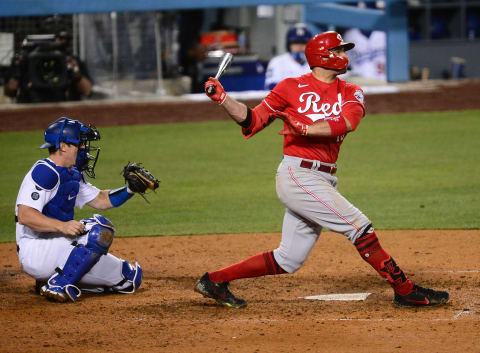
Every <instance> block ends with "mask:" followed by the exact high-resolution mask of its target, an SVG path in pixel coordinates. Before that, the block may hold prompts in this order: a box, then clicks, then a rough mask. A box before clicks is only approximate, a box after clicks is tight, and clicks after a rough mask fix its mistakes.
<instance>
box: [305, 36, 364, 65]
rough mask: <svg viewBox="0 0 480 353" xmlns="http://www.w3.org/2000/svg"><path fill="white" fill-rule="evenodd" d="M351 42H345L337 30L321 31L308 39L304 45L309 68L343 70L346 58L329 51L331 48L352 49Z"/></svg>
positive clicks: (346, 61) (346, 63) (346, 62)
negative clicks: (318, 67)
mask: <svg viewBox="0 0 480 353" xmlns="http://www.w3.org/2000/svg"><path fill="white" fill-rule="evenodd" d="M354 46H355V44H353V43H345V42H344V41H343V39H342V36H341V35H340V34H339V33H337V32H333V31H330V32H323V33H320V34H317V35H316V36H315V37H313V38H312V39H310V40H309V41H308V43H307V46H306V47H305V55H306V57H307V61H308V64H309V65H310V68H313V67H314V66H320V67H324V68H326V69H333V70H343V69H345V68H346V67H347V65H348V59H347V58H344V57H341V56H338V55H336V54H335V53H333V52H331V51H330V50H331V49H335V48H339V47H343V48H344V49H345V51H347V50H350V49H352V48H353V47H354Z"/></svg>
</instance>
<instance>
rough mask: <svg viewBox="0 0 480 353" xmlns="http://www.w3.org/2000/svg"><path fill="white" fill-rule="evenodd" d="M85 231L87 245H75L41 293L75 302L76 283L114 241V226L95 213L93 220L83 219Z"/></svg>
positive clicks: (52, 297)
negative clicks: (86, 233) (86, 232)
mask: <svg viewBox="0 0 480 353" xmlns="http://www.w3.org/2000/svg"><path fill="white" fill-rule="evenodd" d="M82 222H83V223H85V228H86V229H87V231H88V236H87V242H86V245H83V244H75V246H74V248H73V249H72V251H71V252H70V256H69V257H68V259H67V261H66V262H65V265H64V266H63V268H62V269H60V268H56V272H57V273H56V274H54V275H53V276H52V277H50V279H49V280H48V282H47V284H46V285H44V286H43V287H42V288H41V289H40V294H41V295H43V296H45V297H47V298H49V299H52V300H55V301H58V302H65V301H67V300H68V299H70V300H72V301H74V302H75V301H77V299H78V297H80V295H81V291H80V289H79V288H78V287H76V286H75V284H76V283H77V282H78V281H79V280H80V279H81V278H82V277H83V275H84V274H85V273H87V272H88V271H89V270H90V269H91V268H92V267H93V265H95V263H97V261H98V259H99V258H100V256H102V255H105V254H106V253H108V249H109V248H110V245H111V244H112V242H113V235H114V228H113V224H112V223H111V222H110V221H109V220H108V219H107V218H105V217H103V216H100V215H98V214H95V215H94V216H93V218H87V219H84V220H82Z"/></svg>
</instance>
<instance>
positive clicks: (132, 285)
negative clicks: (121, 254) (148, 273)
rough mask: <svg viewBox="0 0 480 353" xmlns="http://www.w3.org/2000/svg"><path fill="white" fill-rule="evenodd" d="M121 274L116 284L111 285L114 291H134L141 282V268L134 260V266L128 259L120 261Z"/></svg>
mask: <svg viewBox="0 0 480 353" xmlns="http://www.w3.org/2000/svg"><path fill="white" fill-rule="evenodd" d="M122 276H123V280H121V281H120V283H118V284H117V285H115V286H113V288H112V290H113V291H114V292H116V293H135V292H136V291H137V289H138V288H139V287H140V284H141V283H142V277H143V270H142V268H141V267H140V265H139V264H138V262H135V267H133V265H131V264H130V263H129V262H128V261H125V260H124V261H123V262H122Z"/></svg>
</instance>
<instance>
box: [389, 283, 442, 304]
mask: <svg viewBox="0 0 480 353" xmlns="http://www.w3.org/2000/svg"><path fill="white" fill-rule="evenodd" d="M449 298H450V295H449V294H448V292H444V291H439V290H438V291H437V290H433V289H428V288H422V287H420V286H417V285H416V284H415V285H414V286H413V289H412V291H411V292H410V294H407V295H400V294H397V293H395V298H394V299H393V304H394V305H395V306H397V307H400V308H402V307H408V306H435V305H440V304H444V303H446V302H447V301H448V299H449Z"/></svg>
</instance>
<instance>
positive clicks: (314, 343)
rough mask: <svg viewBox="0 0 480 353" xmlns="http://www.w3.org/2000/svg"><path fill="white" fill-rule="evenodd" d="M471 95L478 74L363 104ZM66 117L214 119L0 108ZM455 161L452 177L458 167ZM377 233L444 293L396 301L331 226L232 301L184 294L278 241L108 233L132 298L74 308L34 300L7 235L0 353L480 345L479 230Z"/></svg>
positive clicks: (244, 283) (458, 99)
mask: <svg viewBox="0 0 480 353" xmlns="http://www.w3.org/2000/svg"><path fill="white" fill-rule="evenodd" d="M479 91H480V84H479V83H478V82H471V81H468V82H466V83H465V84H464V85H463V86H459V87H443V88H440V89H438V90H435V91H422V92H405V93H400V94H395V95H375V96H373V95H372V96H367V97H366V101H367V113H368V114H373V113H384V112H404V111H436V110H458V109H480V99H478V92H479ZM254 103H255V102H250V104H254ZM192 107H194V108H195V109H191V108H192ZM192 111H194V112H195V113H192ZM66 112H69V113H70V114H71V115H73V116H78V117H82V120H84V121H85V122H87V123H93V124H96V125H98V126H105V125H121V124H141V123H162V122H172V121H177V122H178V121H199V120H214V119H226V117H225V114H223V113H222V112H221V111H220V110H219V109H218V107H216V106H215V105H214V104H210V103H181V104H177V103H152V104H139V103H134V104H127V103H121V104H101V103H98V104H97V103H91V104H87V105H75V104H65V105H59V106H44V107H31V108H27V109H19V108H12V109H9V110H2V111H0V119H1V120H2V122H3V123H2V124H1V125H0V126H1V131H14V130H32V129H43V128H44V126H45V125H46V123H48V122H49V121H51V120H52V116H56V115H60V114H65V113H66ZM32 116H35V119H32ZM479 126H480V120H479ZM471 153H478V151H471ZM465 167H466V169H465V170H464V171H459V172H460V173H468V166H465ZM272 173H273V171H272ZM473 192H477V193H478V190H472V193H473ZM12 218H13V216H12ZM12 221H13V219H12ZM279 222H281V219H279ZM378 233H379V239H380V240H381V242H382V244H383V245H384V248H385V249H387V250H388V251H389V252H390V254H391V255H392V256H393V257H394V258H395V259H396V260H397V262H398V263H399V265H400V266H401V267H402V268H403V269H404V271H405V272H406V273H407V274H408V275H409V276H410V278H411V279H413V280H414V281H415V282H418V284H420V285H422V286H426V287H432V288H439V289H446V290H448V291H449V292H450V294H451V300H450V302H449V303H448V304H447V305H445V306H441V307H438V308H422V309H414V308H413V309H398V308H395V307H394V306H393V305H392V303H391V301H392V290H391V289H390V287H389V286H388V285H387V284H386V283H384V282H383V281H382V280H381V278H380V277H379V276H378V275H377V274H376V273H375V272H374V271H373V270H372V269H371V268H370V267H369V266H368V265H367V264H366V263H364V262H363V260H362V259H361V258H360V256H359V255H358V254H357V252H356V251H355V248H354V247H353V246H352V245H351V244H350V243H348V241H346V240H345V238H344V237H343V236H341V235H338V234H335V233H331V232H325V233H323V234H322V235H321V237H320V239H319V241H318V243H317V245H316V246H315V247H314V249H313V251H312V253H311V254H310V257H309V258H308V260H307V261H306V263H305V265H304V266H303V267H302V268H301V269H300V270H299V271H298V272H297V273H296V274H294V275H281V276H268V277H263V278H257V279H244V280H239V281H235V282H233V283H232V284H231V289H232V291H233V292H234V293H235V294H236V295H237V296H239V297H241V298H245V299H246V300H248V302H249V305H248V306H247V307H246V308H244V309H239V310H237V309H228V308H224V307H221V306H219V305H217V304H216V303H215V302H214V301H213V300H210V299H205V298H203V297H201V296H200V295H199V294H197V293H194V291H193V285H194V283H195V281H196V280H197V279H198V278H199V277H200V276H201V275H202V274H203V273H204V272H205V271H207V270H211V269H216V268H219V267H223V266H227V265H230V264H231V263H233V262H237V261H240V260H242V259H244V258H245V257H248V256H250V255H254V254H257V253H259V252H262V251H266V250H269V249H274V248H276V247H277V246H278V244H279V242H280V234H278V233H268V234H265V233H262V234H235V235H205V236H168V237H152V238H145V237H143V238H142V237H138V238H117V239H116V240H115V242H114V243H113V245H112V248H111V252H112V253H114V254H116V255H118V256H120V257H123V258H125V259H127V260H129V261H133V260H138V261H139V262H140V263H141V264H142V267H143V269H144V281H143V284H142V287H141V289H140V290H139V291H138V292H137V293H135V294H133V295H115V296H112V295H109V296H103V295H89V294H86V293H84V294H83V296H82V297H81V300H80V301H79V302H78V303H75V304H74V303H67V304H58V303H51V302H48V301H46V300H45V299H44V298H42V297H40V296H38V295H36V294H35V292H34V281H33V280H32V279H31V278H30V277H28V276H27V275H25V274H23V273H22V270H21V268H20V266H19V263H18V259H17V255H16V249H15V244H14V243H2V244H0V303H1V315H0V331H1V332H2V339H1V340H0V352H67V351H68V352H179V353H180V352H252V353H253V352H276V353H277V352H356V353H363V352H365V353H367V352H368V353H371V352H480V348H479V347H480V267H479V259H480V257H479V254H480V231H479V230H415V231H379V232H378ZM357 292H370V293H372V294H371V295H370V296H369V297H368V298H367V300H366V301H364V302H338V301H333V302H332V301H331V302H320V301H307V300H305V299H301V298H299V297H305V296H310V295H318V294H332V293H357Z"/></svg>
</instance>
